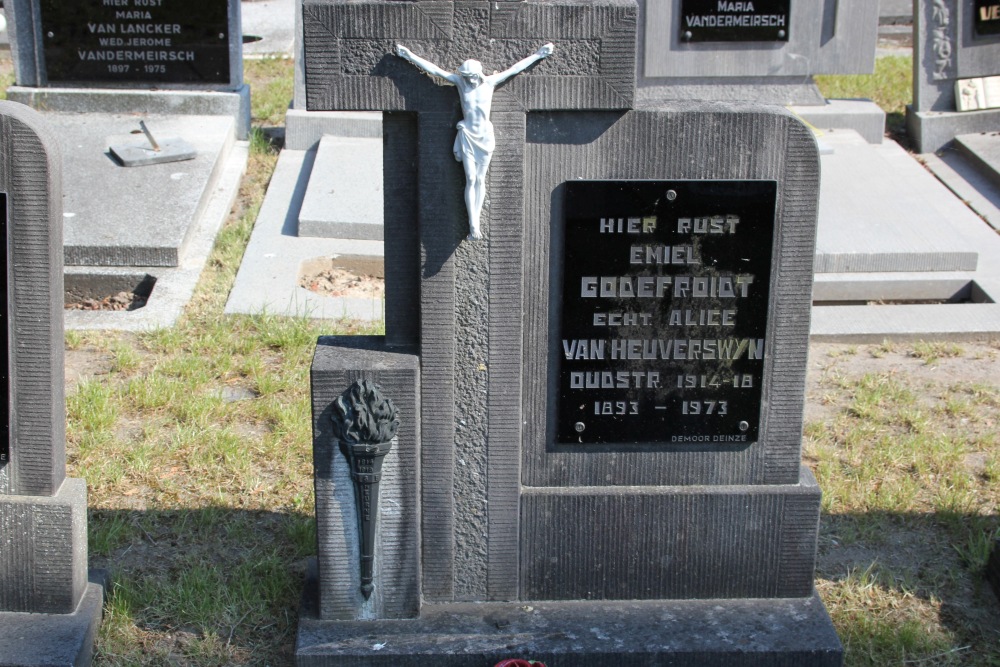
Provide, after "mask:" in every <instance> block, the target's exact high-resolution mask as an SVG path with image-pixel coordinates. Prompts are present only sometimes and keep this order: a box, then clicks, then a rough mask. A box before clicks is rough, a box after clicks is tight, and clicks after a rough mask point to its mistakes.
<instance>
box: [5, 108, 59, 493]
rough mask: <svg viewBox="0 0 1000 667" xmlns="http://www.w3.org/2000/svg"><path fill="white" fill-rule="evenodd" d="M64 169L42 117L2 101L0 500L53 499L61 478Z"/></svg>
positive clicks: (52, 137) (56, 145)
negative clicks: (3, 416) (5, 400)
mask: <svg viewBox="0 0 1000 667" xmlns="http://www.w3.org/2000/svg"><path fill="white" fill-rule="evenodd" d="M61 164H62V163H61V158H60V154H59V149H58V141H57V139H56V138H55V137H54V136H53V134H52V133H51V131H50V130H49V129H48V127H46V126H45V125H44V123H43V121H42V119H41V116H40V115H39V114H38V113H37V112H35V111H32V110H31V109H28V108H27V107H24V106H22V105H20V104H13V103H11V102H0V191H3V192H6V193H7V206H8V212H7V239H6V247H7V253H8V255H7V257H8V264H7V265H8V270H9V271H10V275H9V276H8V278H7V280H6V282H7V284H8V290H9V316H10V323H9V330H8V331H9V333H8V334H7V335H9V336H10V339H9V341H8V342H9V343H11V342H12V344H9V345H8V352H9V354H10V392H11V410H10V414H11V423H10V442H11V447H10V448H11V461H10V462H9V463H8V464H7V465H5V466H3V467H0V494H18V495H53V494H54V493H56V491H57V490H58V489H59V486H60V485H61V484H62V481H63V479H64V477H65V475H66V453H65V438H66V411H65V400H64V397H63V384H64V378H63V326H62V325H63V275H62V269H63V262H62V248H63V246H62V243H63V239H62V185H61V182H62V180H61V178H62V171H61V169H62V166H61Z"/></svg>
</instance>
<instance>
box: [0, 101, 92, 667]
mask: <svg viewBox="0 0 1000 667" xmlns="http://www.w3.org/2000/svg"><path fill="white" fill-rule="evenodd" d="M61 169H62V165H61V162H60V156H59V150H58V146H57V144H56V142H55V140H54V138H53V136H52V135H51V132H50V130H49V129H48V128H47V126H46V125H45V123H44V121H43V120H42V119H41V117H40V116H39V114H38V113H37V112H35V111H32V110H31V109H29V108H27V107H25V106H22V105H20V104H15V103H11V102H0V215H2V219H3V222H4V225H3V227H4V229H3V232H4V233H3V237H4V248H5V250H4V253H3V258H4V290H3V294H4V299H3V301H4V303H3V308H2V309H0V314H2V317H3V323H4V327H3V329H4V335H5V336H7V340H6V344H5V345H4V348H5V349H6V350H7V360H6V362H5V366H4V369H5V370H6V371H7V373H6V374H5V377H4V388H5V392H4V401H3V406H4V419H3V424H4V430H5V434H4V437H3V441H2V442H0V665H4V666H5V667H7V666H10V667H17V666H20V665H25V666H28V665H30V666H31V667H35V666H39V665H71V664H72V665H77V664H89V660H90V653H91V651H92V646H93V641H94V637H95V634H96V631H97V626H98V624H99V623H100V618H101V605H102V598H103V589H102V587H101V586H100V585H99V584H97V583H90V582H88V572H87V488H86V484H85V483H84V481H83V480H81V479H68V478H66V443H65V427H66V416H65V401H64V397H63V386H64V380H65V379H64V377H63V274H62V270H63V266H62V220H63V217H62V188H61Z"/></svg>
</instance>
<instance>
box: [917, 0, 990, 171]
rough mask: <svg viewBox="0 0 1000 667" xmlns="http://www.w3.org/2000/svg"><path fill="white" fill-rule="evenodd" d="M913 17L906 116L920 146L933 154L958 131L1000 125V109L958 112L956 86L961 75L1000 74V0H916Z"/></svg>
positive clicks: (970, 131)
mask: <svg viewBox="0 0 1000 667" xmlns="http://www.w3.org/2000/svg"><path fill="white" fill-rule="evenodd" d="M913 17H914V21H913V27H914V35H913V104H912V105H911V106H909V107H907V113H906V120H907V130H908V132H909V134H910V136H911V137H913V141H914V143H915V144H916V148H917V151H918V152H920V153H933V152H935V151H938V150H941V149H942V148H944V147H945V146H947V145H948V144H950V143H951V142H952V140H953V139H955V138H956V137H958V136H960V135H972V134H977V133H980V132H996V131H997V130H1000V109H982V110H978V111H959V105H960V96H961V94H962V93H961V91H960V90H956V84H957V83H959V82H960V81H962V80H966V79H976V78H983V77H992V76H996V75H1000V29H998V27H997V26H1000V4H998V3H996V2H994V1H992V0H964V1H961V2H960V1H959V0H914V5H913ZM974 152H975V151H974V150H973V153H974ZM996 168H1000V163H998V164H997V167H996Z"/></svg>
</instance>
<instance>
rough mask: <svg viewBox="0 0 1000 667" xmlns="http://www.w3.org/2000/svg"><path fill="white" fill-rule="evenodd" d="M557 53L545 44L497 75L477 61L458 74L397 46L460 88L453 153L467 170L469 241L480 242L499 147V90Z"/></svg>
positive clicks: (403, 55) (466, 64)
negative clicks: (495, 113) (495, 110)
mask: <svg viewBox="0 0 1000 667" xmlns="http://www.w3.org/2000/svg"><path fill="white" fill-rule="evenodd" d="M554 50H555V47H554V46H553V45H552V44H546V45H545V46H543V47H542V48H540V49H538V51H536V52H535V53H533V54H531V55H530V56H528V57H527V58H525V59H524V60H521V61H518V62H517V63H515V64H514V65H512V66H511V67H509V68H508V69H505V70H504V71H502V72H497V73H496V74H490V75H486V74H483V65H482V63H480V62H479V61H478V60H466V61H465V62H464V63H462V66H461V67H459V68H458V71H457V72H447V71H445V70H443V69H441V68H440V67H438V66H437V65H435V64H434V63H432V62H429V61H427V60H424V59H423V58H421V57H420V56H417V55H414V54H413V52H412V51H410V50H409V49H407V48H406V47H405V46H403V45H402V44H397V45H396V55H398V56H399V57H400V58H403V59H404V60H409V61H410V62H411V63H413V64H414V65H416V66H417V67H418V68H420V69H421V70H423V71H424V72H427V73H428V74H430V75H431V76H437V77H440V78H442V79H444V80H445V81H447V82H448V83H450V84H452V85H454V86H455V87H457V88H458V96H459V98H460V99H461V101H462V116H463V119H462V120H461V121H459V123H458V136H456V137H455V145H454V148H453V149H452V151H453V152H454V154H455V159H456V160H458V161H459V162H461V163H462V166H463V167H464V168H465V207H466V209H468V211H469V238H470V239H481V238H482V237H483V233H482V230H481V229H480V228H479V216H480V214H481V213H482V210H483V202H484V201H486V171H487V170H488V169H489V167H490V158H492V157H493V149H494V148H496V138H495V137H494V134H493V123H491V122H490V107H491V106H492V104H493V91H494V90H496V87H497V86H498V85H500V84H501V83H503V82H504V81H506V80H507V79H509V78H511V77H512V76H514V75H515V74H520V73H521V72H523V71H524V70H526V69H527V68H528V67H530V66H531V65H533V64H535V63H536V62H538V61H539V60H541V59H542V58H547V57H548V56H550V55H551V54H552V52H553V51H554Z"/></svg>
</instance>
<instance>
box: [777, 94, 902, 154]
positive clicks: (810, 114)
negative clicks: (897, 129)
mask: <svg viewBox="0 0 1000 667" xmlns="http://www.w3.org/2000/svg"><path fill="white" fill-rule="evenodd" d="M788 109H789V110H790V111H791V112H792V113H794V114H795V115H796V116H798V117H799V118H801V119H802V120H804V121H806V122H807V123H809V124H810V125H812V126H813V127H815V128H817V129H820V130H830V129H846V130H854V131H855V132H857V133H858V134H860V135H861V136H862V137H864V138H865V141H867V142H868V143H870V144H880V143H882V137H883V136H884V135H885V112H884V111H882V108H881V107H879V105H877V104H875V103H874V102H872V101H871V100H863V99H858V100H827V101H826V104H822V105H815V106H814V105H810V106H790V107H788Z"/></svg>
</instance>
